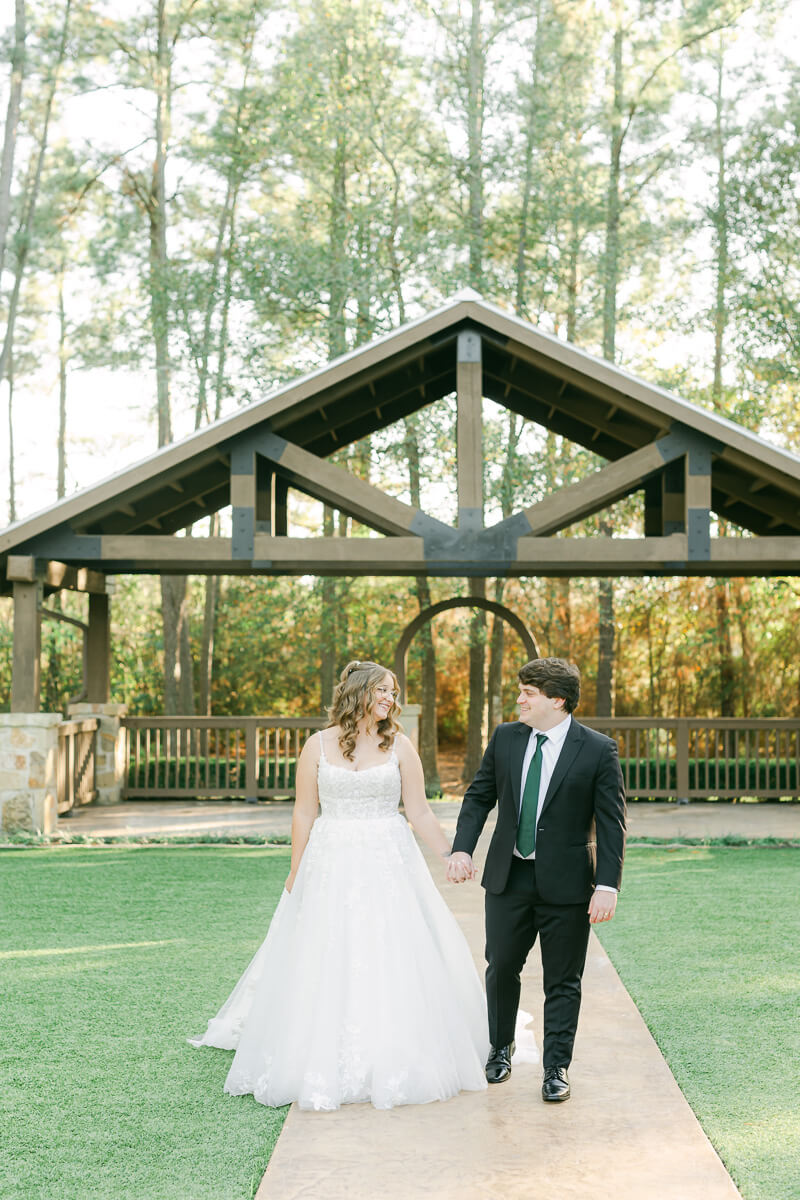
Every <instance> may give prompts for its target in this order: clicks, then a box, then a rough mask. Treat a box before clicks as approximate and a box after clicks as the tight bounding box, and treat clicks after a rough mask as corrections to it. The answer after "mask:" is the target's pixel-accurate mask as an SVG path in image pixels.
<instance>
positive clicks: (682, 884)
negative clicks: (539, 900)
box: [599, 847, 800, 1200]
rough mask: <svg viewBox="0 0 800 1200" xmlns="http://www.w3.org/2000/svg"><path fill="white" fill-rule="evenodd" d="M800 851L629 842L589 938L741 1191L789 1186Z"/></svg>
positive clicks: (796, 1128) (798, 1150) (792, 1189)
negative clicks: (618, 883) (620, 880)
mask: <svg viewBox="0 0 800 1200" xmlns="http://www.w3.org/2000/svg"><path fill="white" fill-rule="evenodd" d="M798 885H800V853H799V852H798V851H797V850H796V849H779V848H753V849H739V848H737V849H726V848H716V847H715V848H694V847H693V848H688V847H687V848H682V849H677V850H672V851H669V850H662V849H657V850H656V849H642V850H632V851H631V852H630V853H629V855H628V859H627V862H626V866H625V879H624V887H623V892H622V896H621V897H620V905H619V909H618V912H617V916H616V917H615V918H614V921H613V922H612V923H611V924H610V925H608V926H607V927H605V928H603V929H602V930H600V931H599V932H600V936H601V939H602V942H603V945H604V946H605V948H606V950H607V951H608V953H609V954H610V956H611V958H612V960H613V962H614V965H615V966H616V968H617V970H618V971H619V973H620V975H621V977H622V979H623V981H624V983H625V986H626V987H627V988H628V991H629V992H630V994H631V995H632V996H633V999H634V1000H635V1001H636V1003H637V1005H638V1006H639V1009H640V1011H641V1013H642V1015H643V1016H644V1018H645V1020H646V1021H647V1024H648V1025H649V1027H650V1029H651V1030H652V1032H653V1035H654V1037H655V1039H656V1041H657V1042H658V1045H659V1046H660V1048H661V1050H662V1052H663V1054H664V1056H665V1058H666V1059H667V1062H668V1063H669V1065H670V1067H671V1069H672V1072H673V1074H674V1075H675V1078H676V1079H677V1081H678V1083H679V1084H680V1086H681V1088H682V1090H683V1092H684V1094H685V1096H686V1098H687V1099H688V1101H689V1103H690V1104H691V1106H692V1108H693V1109H694V1111H695V1113H696V1114H697V1116H698V1117H699V1119H700V1121H701V1123H702V1125H703V1128H704V1129H705V1131H706V1133H707V1134H708V1136H709V1138H710V1139H711V1141H712V1142H713V1144H714V1146H715V1147H716V1149H717V1152H718V1153H719V1155H720V1157H721V1158H722V1160H723V1161H724V1163H725V1165H726V1166H727V1168H728V1170H729V1171H730V1173H731V1175H732V1177H733V1179H734V1181H735V1182H736V1184H737V1186H738V1187H739V1189H740V1191H741V1192H742V1195H743V1196H744V1197H746V1200H797V1198H798V1196H800V1092H798V1063H800V964H799V958H800V951H799V950H798V948H799V947H800V905H798V893H799V892H800V887H799V886H798Z"/></svg>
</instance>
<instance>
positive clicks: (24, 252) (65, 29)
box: [0, 0, 72, 383]
mask: <svg viewBox="0 0 800 1200" xmlns="http://www.w3.org/2000/svg"><path fill="white" fill-rule="evenodd" d="M71 7H72V0H65V5H64V19H63V21H62V24H61V34H60V37H59V43H58V50H57V52H56V59H55V62H54V64H53V67H52V71H51V74H50V83H49V87H48V89H47V95H46V97H45V102H44V116H43V119H42V132H41V136H40V138H39V144H38V146H37V148H36V151H35V155H36V161H35V165H34V168H33V172H32V176H31V183H30V186H29V188H28V190H27V195H26V196H25V198H24V201H23V205H22V219H21V221H20V226H19V238H18V245H19V250H18V253H17V262H16V269H15V272H14V284H13V287H12V290H11V296H10V298H9V301H8V312H7V315H6V334H5V338H4V339H3V348H2V350H0V383H2V381H3V380H4V379H5V378H6V375H7V373H8V363H9V358H10V356H11V348H12V346H13V344H14V328H15V325H16V321H17V314H18V312H19V296H20V291H21V289H22V277H23V275H24V274H25V265H26V263H27V260H28V252H29V250H30V245H31V239H32V237H33V226H34V218H35V215H36V206H37V204H38V201H39V189H40V187H41V183H42V170H43V168H44V159H45V153H46V151H47V139H48V133H49V129H50V117H51V114H52V111H53V101H54V100H55V95H56V89H57V87H58V80H59V76H60V74H61V68H62V66H63V65H64V58H65V55H66V50H67V37H68V33H69V18H70V10H71Z"/></svg>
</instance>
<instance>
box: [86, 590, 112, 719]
mask: <svg viewBox="0 0 800 1200" xmlns="http://www.w3.org/2000/svg"><path fill="white" fill-rule="evenodd" d="M110 698H111V620H110V612H109V598H108V596H99V595H93V594H91V593H90V595H89V631H88V633H87V634H86V699H87V700H88V701H90V702H93V703H98V704H107V703H108V701H109V699H110Z"/></svg>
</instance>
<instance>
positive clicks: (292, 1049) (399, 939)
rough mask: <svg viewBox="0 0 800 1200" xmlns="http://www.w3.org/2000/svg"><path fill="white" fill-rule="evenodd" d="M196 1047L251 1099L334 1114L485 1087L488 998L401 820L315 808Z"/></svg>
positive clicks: (233, 1088) (228, 1086)
mask: <svg viewBox="0 0 800 1200" xmlns="http://www.w3.org/2000/svg"><path fill="white" fill-rule="evenodd" d="M192 1044H193V1045H195V1046H200V1045H209V1046H219V1047H222V1048H224V1049H231V1050H235V1051H236V1053H235V1056H234V1059H233V1063H232V1064H231V1068H230V1071H229V1073H228V1077H227V1079H226V1081H225V1090H226V1091H227V1092H230V1093H231V1094H233V1095H244V1094H251V1093H252V1095H253V1096H255V1098H256V1100H258V1101H259V1102H260V1103H262V1104H268V1105H281V1104H288V1103H290V1102H292V1101H297V1102H298V1104H299V1105H300V1107H301V1108H309V1109H335V1108H338V1107H339V1105H340V1104H345V1103H348V1102H354V1101H370V1102H371V1103H372V1104H373V1105H374V1106H375V1107H376V1108H392V1107H394V1106H395V1105H399V1104H423V1103H427V1102H428V1101H431V1100H446V1099H448V1098H449V1097H451V1096H454V1095H455V1094H456V1093H457V1092H459V1091H462V1090H467V1091H478V1090H482V1089H483V1088H485V1087H486V1079H485V1075H484V1064H485V1062H486V1057H487V1054H488V1049H489V1043H488V1033H487V1021H486V1001H485V998H484V995H483V991H482V988H481V985H480V982H479V980H478V976H477V973H476V971H475V967H474V964H473V961H472V956H471V954H470V951H469V948H468V946H467V943H466V940H465V938H464V936H463V934H462V932H461V930H460V928H459V926H458V924H457V923H456V921H455V918H454V917H453V915H452V913H451V912H450V910H449V908H448V907H447V905H446V903H445V901H444V900H443V898H442V896H441V895H440V893H439V891H438V889H437V888H436V885H435V884H434V882H433V880H432V878H431V875H430V872H429V871H428V868H427V865H426V863H425V860H424V858H423V857H422V854H421V853H420V850H419V847H418V846H417V844H416V842H415V840H414V837H413V834H412V833H411V830H410V829H409V827H408V824H407V823H406V821H405V819H404V818H403V817H402V816H400V815H399V814H395V815H392V816H386V817H376V818H366V819H365V818H358V819H343V818H341V817H337V818H331V817H325V816H322V817H319V818H318V819H317V820H316V822H315V823H314V825H313V827H312V831H311V836H310V838H309V842H308V845H307V847H306V851H305V853H304V855H303V859H302V862H301V864H300V868H299V870H298V873H297V877H296V879H295V883H294V886H293V888H292V892H291V894H290V893H288V892H286V891H284V893H283V895H282V896H281V899H280V902H279V904H278V907H277V909H276V910H275V913H274V915H273V918H272V922H271V924H270V927H269V932H268V933H267V937H266V939H265V940H264V942H263V943H262V944H261V946H260V947H259V949H258V950H257V951H256V954H255V956H254V957H253V959H252V961H251V962H250V965H249V966H248V967H247V970H246V971H245V972H244V974H243V975H242V977H241V979H240V980H239V982H238V983H237V984H236V987H235V988H234V990H233V992H232V993H231V995H230V996H229V998H228V1000H227V1001H226V1002H225V1004H224V1005H223V1007H222V1008H221V1010H220V1011H219V1013H218V1014H217V1016H216V1017H214V1018H213V1019H212V1020H211V1021H209V1024H208V1030H207V1032H206V1033H205V1034H204V1035H203V1036H202V1037H199V1038H194V1039H192Z"/></svg>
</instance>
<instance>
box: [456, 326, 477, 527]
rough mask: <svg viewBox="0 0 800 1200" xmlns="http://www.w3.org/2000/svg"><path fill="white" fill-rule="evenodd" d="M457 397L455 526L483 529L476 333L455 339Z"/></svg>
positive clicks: (462, 334) (469, 332)
mask: <svg viewBox="0 0 800 1200" xmlns="http://www.w3.org/2000/svg"><path fill="white" fill-rule="evenodd" d="M456 353H457V358H456V395H457V400H458V418H457V453H458V524H459V528H461V529H475V530H477V529H482V528H483V420H482V411H481V410H482V401H483V365H482V362H481V339H480V335H479V334H478V333H476V332H471V331H467V332H465V333H460V334H459V335H458V343H457V352H456Z"/></svg>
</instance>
